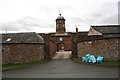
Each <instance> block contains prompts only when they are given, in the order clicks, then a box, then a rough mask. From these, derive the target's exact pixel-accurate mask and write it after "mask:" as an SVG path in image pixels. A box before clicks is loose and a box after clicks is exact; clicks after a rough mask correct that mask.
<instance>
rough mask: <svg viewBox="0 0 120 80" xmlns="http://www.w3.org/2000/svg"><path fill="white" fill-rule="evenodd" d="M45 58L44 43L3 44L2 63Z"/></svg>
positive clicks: (24, 61)
mask: <svg viewBox="0 0 120 80" xmlns="http://www.w3.org/2000/svg"><path fill="white" fill-rule="evenodd" d="M42 59H44V45H43V44H3V45H2V63H3V64H8V63H13V64H16V63H26V62H32V61H39V60H42Z"/></svg>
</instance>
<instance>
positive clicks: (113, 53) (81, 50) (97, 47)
mask: <svg viewBox="0 0 120 80" xmlns="http://www.w3.org/2000/svg"><path fill="white" fill-rule="evenodd" d="M118 42H119V41H118V39H104V40H94V41H86V42H80V43H78V45H77V47H78V56H80V57H81V56H85V55H86V54H87V53H89V54H93V55H95V56H98V55H102V56H103V57H104V60H118V54H119V51H120V50H119V48H118ZM119 60H120V59H119Z"/></svg>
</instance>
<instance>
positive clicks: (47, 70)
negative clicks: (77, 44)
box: [3, 59, 118, 78]
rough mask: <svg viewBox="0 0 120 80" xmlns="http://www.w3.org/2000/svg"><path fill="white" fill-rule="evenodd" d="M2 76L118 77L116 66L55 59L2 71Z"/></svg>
mask: <svg viewBox="0 0 120 80" xmlns="http://www.w3.org/2000/svg"><path fill="white" fill-rule="evenodd" d="M3 78H118V68H117V67H105V66H104V67H103V66H96V65H89V64H79V63H76V62H74V61H72V60H70V59H56V60H51V61H49V62H47V63H44V64H39V65H35V66H32V67H29V68H24V69H18V70H12V71H4V72H3Z"/></svg>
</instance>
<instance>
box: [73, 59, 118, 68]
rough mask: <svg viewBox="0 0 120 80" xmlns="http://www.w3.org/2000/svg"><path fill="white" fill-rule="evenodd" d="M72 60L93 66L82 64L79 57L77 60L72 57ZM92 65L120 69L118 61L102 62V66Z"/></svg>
mask: <svg viewBox="0 0 120 80" xmlns="http://www.w3.org/2000/svg"><path fill="white" fill-rule="evenodd" d="M72 60H73V61H75V62H78V63H82V64H93V63H87V62H82V60H81V58H80V57H78V58H74V57H73V58H72ZM94 65H100V66H113V67H120V60H114V61H103V63H102V64H94Z"/></svg>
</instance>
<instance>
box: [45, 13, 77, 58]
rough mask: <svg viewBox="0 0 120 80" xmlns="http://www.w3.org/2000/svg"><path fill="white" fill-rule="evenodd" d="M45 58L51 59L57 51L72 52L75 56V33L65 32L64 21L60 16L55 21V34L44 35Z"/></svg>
mask: <svg viewBox="0 0 120 80" xmlns="http://www.w3.org/2000/svg"><path fill="white" fill-rule="evenodd" d="M44 39H45V51H46V57H50V58H52V57H53V56H54V55H55V54H56V52H57V51H61V50H62V51H72V56H77V32H75V33H70V32H66V28H65V19H64V17H63V16H61V14H59V16H58V17H57V19H56V33H49V34H45V37H44Z"/></svg>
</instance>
